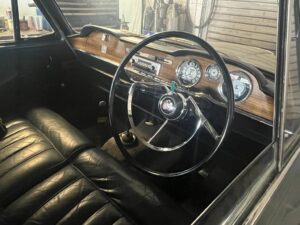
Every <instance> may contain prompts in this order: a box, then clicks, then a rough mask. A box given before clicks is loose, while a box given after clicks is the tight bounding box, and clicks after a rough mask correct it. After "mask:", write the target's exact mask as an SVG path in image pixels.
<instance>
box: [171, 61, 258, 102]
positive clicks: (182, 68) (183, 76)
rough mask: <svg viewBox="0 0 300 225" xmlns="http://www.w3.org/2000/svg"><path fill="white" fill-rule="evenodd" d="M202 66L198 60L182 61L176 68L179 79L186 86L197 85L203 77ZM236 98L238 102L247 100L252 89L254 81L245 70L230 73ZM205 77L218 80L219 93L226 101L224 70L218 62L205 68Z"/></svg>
mask: <svg viewBox="0 0 300 225" xmlns="http://www.w3.org/2000/svg"><path fill="white" fill-rule="evenodd" d="M201 71H202V68H201V66H200V64H199V62H198V61H197V60H185V61H182V62H181V63H180V64H179V66H178V67H177V70H176V76H177V81H178V83H179V84H180V85H182V86H183V87H186V88H191V87H194V86H195V85H197V84H198V83H199V81H200V79H201V77H202V72H201ZM230 76H231V80H232V85H233V91H234V98H235V101H236V102H242V101H244V100H246V99H247V98H248V97H249V95H250V94H251V91H252V81H251V79H250V77H249V76H248V75H247V74H246V73H245V72H243V71H235V72H231V73H230ZM205 78H206V79H207V80H209V81H214V82H218V83H219V85H218V92H219V95H220V96H221V97H222V98H223V99H224V100H225V101H226V95H227V94H226V93H227V91H226V85H225V83H224V80H223V76H222V72H221V70H220V68H219V66H218V65H217V64H210V65H208V66H207V67H206V69H205Z"/></svg>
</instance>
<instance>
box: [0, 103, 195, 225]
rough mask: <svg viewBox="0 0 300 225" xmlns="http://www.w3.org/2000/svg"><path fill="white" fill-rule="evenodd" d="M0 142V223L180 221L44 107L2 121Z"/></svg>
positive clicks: (144, 224)
mask: <svg viewBox="0 0 300 225" xmlns="http://www.w3.org/2000/svg"><path fill="white" fill-rule="evenodd" d="M7 128H8V134H7V135H6V136H5V137H4V138H3V139H2V140H0V224H1V225H2V224H3V225H5V224H9V225H14V224H15V225H20V224H39V225H40V224H72V225H74V224H87V225H91V224H99V225H121V224H122V225H123V224H124V225H127V224H141V225H148V224H149V225H159V224H163V225H168V224H172V225H173V224H176V225H181V224H182V225H184V224H189V222H190V219H189V216H188V215H187V214H186V213H185V212H184V211H183V210H182V209H181V208H179V207H178V206H177V205H176V204H175V203H174V202H172V201H171V200H170V199H169V198H168V197H166V196H165V195H164V194H163V193H161V192H160V191H159V190H157V189H156V188H155V187H153V186H151V185H150V184H148V183H147V182H146V181H144V180H143V179H142V177H140V175H138V174H135V173H133V172H132V171H129V170H127V169H126V168H124V167H122V166H121V165H120V164H119V163H118V162H116V161H115V160H114V159H113V158H111V157H110V156H109V155H107V154H106V153H105V152H103V151H101V150H100V149H96V148H94V147H92V145H91V144H90V143H89V141H88V140H87V138H85V137H84V136H83V135H82V134H81V133H80V132H79V131H78V130H77V129H76V128H74V127H73V126H71V125H70V124H68V123H67V122H66V121H64V120H63V119H62V118H61V117H60V116H59V115H57V114H56V113H54V112H51V111H49V110H47V109H36V110H33V111H31V112H30V113H29V114H28V115H27V117H26V119H16V120H12V121H10V122H8V123H7Z"/></svg>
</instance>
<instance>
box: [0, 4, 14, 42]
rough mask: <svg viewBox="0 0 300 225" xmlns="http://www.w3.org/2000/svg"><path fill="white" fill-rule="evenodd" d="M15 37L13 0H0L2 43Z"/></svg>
mask: <svg viewBox="0 0 300 225" xmlns="http://www.w3.org/2000/svg"><path fill="white" fill-rule="evenodd" d="M13 39H14V26H13V15H12V8H11V0H1V2H0V43H3V42H7V41H12V40H13Z"/></svg>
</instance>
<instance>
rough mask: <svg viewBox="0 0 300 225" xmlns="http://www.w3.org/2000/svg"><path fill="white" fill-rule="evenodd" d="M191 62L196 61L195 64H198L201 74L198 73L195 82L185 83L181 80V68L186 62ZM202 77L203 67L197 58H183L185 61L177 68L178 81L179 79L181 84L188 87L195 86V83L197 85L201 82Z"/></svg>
mask: <svg viewBox="0 0 300 225" xmlns="http://www.w3.org/2000/svg"><path fill="white" fill-rule="evenodd" d="M190 62H193V63H195V64H196V65H197V66H198V68H199V75H198V77H197V80H196V81H195V82H193V83H192V84H190V85H188V84H185V83H183V82H182V81H181V77H180V76H181V73H180V69H181V67H182V65H183V64H185V63H190ZM201 77H202V67H201V65H200V63H199V62H198V61H197V60H195V59H191V60H183V61H182V62H181V63H180V64H179V65H178V66H177V68H176V78H177V81H178V83H179V84H180V85H181V86H183V87H186V88H191V87H194V86H195V85H197V84H198V83H199V81H200V79H201Z"/></svg>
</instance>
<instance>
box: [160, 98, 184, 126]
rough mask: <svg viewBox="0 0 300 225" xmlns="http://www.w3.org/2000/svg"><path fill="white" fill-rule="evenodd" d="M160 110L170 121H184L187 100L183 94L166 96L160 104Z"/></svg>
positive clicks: (161, 99)
mask: <svg viewBox="0 0 300 225" xmlns="http://www.w3.org/2000/svg"><path fill="white" fill-rule="evenodd" d="M158 110H159V112H160V113H161V115H162V116H163V117H164V118H165V119H168V120H179V119H182V118H183V117H184V116H185V115H186V112H187V102H186V99H185V98H184V97H183V96H182V95H181V94H175V93H174V94H169V93H167V94H165V95H163V96H162V97H161V98H160V100H159V102H158Z"/></svg>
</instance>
